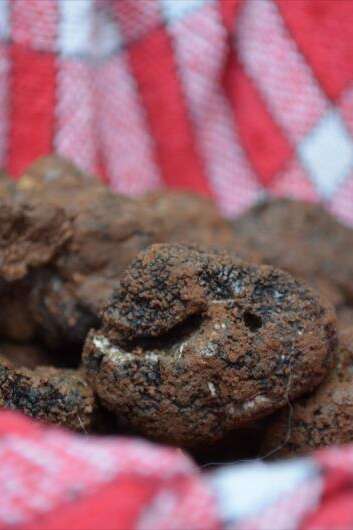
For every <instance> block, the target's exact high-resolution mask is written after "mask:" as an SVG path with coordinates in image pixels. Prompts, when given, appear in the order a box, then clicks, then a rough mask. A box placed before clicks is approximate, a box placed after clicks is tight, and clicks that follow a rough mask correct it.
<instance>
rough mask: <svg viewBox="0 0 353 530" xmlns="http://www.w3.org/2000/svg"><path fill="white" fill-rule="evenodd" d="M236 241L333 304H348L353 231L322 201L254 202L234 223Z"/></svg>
mask: <svg viewBox="0 0 353 530" xmlns="http://www.w3.org/2000/svg"><path fill="white" fill-rule="evenodd" d="M233 227H234V235H235V246H236V248H240V249H242V250H243V252H246V251H248V252H258V253H259V255H260V256H262V258H261V259H262V261H263V263H267V264H269V265H273V266H275V267H279V268H281V269H284V270H286V271H288V272H290V273H291V274H293V276H295V277H296V278H301V279H304V280H306V281H307V282H308V283H309V284H310V285H313V286H315V287H317V288H318V289H319V290H320V291H321V292H322V294H324V295H326V297H327V298H328V299H329V300H330V301H331V303H332V304H333V305H334V306H335V307H339V306H341V305H342V304H344V303H350V304H352V303H353V252H352V249H353V230H352V229H350V228H347V227H346V226H343V225H342V224H340V223H339V222H338V221H337V220H336V219H335V218H334V217H333V216H332V215H330V214H329V213H328V212H327V211H326V210H325V209H324V208H323V207H322V206H319V205H317V204H309V203H305V202H300V201H294V200H290V199H277V200H272V201H268V202H265V203H262V204H259V205H257V206H255V207H254V208H252V209H251V210H250V211H249V212H247V213H246V214H245V215H243V216H242V217H240V218H239V219H236V220H235V221H234V222H233Z"/></svg>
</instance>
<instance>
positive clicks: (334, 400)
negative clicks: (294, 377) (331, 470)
mask: <svg viewBox="0 0 353 530" xmlns="http://www.w3.org/2000/svg"><path fill="white" fill-rule="evenodd" d="M352 441H353V327H352V328H351V332H350V333H348V330H347V329H346V330H345V333H344V334H340V347H339V352H338V358H337V364H336V366H335V367H334V368H333V369H332V370H331V372H330V374H329V375H328V377H327V378H326V379H325V381H324V382H323V383H322V384H321V385H320V386H319V388H318V389H317V390H316V391H315V392H314V393H313V394H311V395H308V396H306V397H304V398H302V399H299V400H298V401H295V402H294V403H291V404H290V406H289V407H286V408H285V409H283V410H282V411H281V412H279V413H277V414H276V415H275V416H274V417H273V418H272V419H271V420H270V422H269V425H268V427H267V430H266V434H265V439H264V443H263V448H262V451H261V452H262V454H263V455H271V456H272V457H276V458H278V457H282V456H293V455H296V454H305V453H308V452H310V451H312V450H314V449H317V448H319V447H324V446H328V445H333V444H343V443H348V442H352Z"/></svg>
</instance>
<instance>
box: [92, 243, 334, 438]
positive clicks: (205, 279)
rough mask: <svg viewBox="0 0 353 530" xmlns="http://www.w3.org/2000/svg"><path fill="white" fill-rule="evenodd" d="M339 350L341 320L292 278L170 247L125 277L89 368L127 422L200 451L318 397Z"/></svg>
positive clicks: (145, 256) (156, 250) (158, 248)
mask: <svg viewBox="0 0 353 530" xmlns="http://www.w3.org/2000/svg"><path fill="white" fill-rule="evenodd" d="M335 346H336V331H335V318H334V315H333V313H332V310H331V309H330V308H329V307H326V306H324V305H322V304H321V303H320V301H319V299H318V296H317V295H316V294H315V293H314V292H313V291H311V290H310V289H308V288H307V287H305V286H304V285H302V284H301V283H300V282H298V281H296V280H295V279H293V278H292V277H291V276H290V275H289V274H287V273H284V272H282V271H280V270H276V269H274V268H272V267H268V266H255V265H250V264H248V263H245V262H244V261H242V260H240V259H236V258H235V257H234V256H230V255H228V254H226V253H221V252H218V253H217V252H212V251H202V250H198V249H195V248H191V247H187V246H182V245H167V244H165V245H153V246H151V247H150V248H149V249H148V250H147V251H144V252H141V253H140V254H139V255H138V257H137V258H136V259H135V260H134V261H133V263H132V264H131V266H130V267H129V268H128V269H127V270H126V272H125V273H124V275H123V276H122V278H121V282H120V285H119V286H118V287H117V289H116V291H115V293H114V296H113V298H112V300H111V303H110V304H109V305H108V306H107V308H106V310H105V312H104V315H103V324H102V327H101V328H100V329H98V330H97V331H92V332H91V333H90V334H89V336H88V338H87V341H86V345H85V349H84V354H83V363H84V368H85V370H86V373H87V375H88V378H89V380H90V382H91V383H92V385H93V386H94V388H95V390H96V391H97V393H98V395H99V396H100V398H101V400H102V402H103V403H104V404H105V405H106V406H107V407H108V408H110V409H111V410H114V411H115V412H116V413H117V414H118V415H119V417H121V418H123V419H124V420H125V421H126V422H127V423H129V424H130V425H132V426H133V427H134V428H135V429H136V430H138V431H139V432H141V433H143V434H145V435H147V436H150V437H152V438H156V439H158V440H164V441H168V442H171V443H175V444H180V445H185V446H187V445H189V446H191V445H198V444H204V443H209V442H213V441H216V440H217V439H220V438H222V437H223V436H224V434H225V433H226V432H227V431H229V430H231V429H234V428H235V427H238V426H242V425H246V424H248V423H250V422H252V421H253V420H255V419H257V418H260V417H263V416H266V415H267V414H270V413H271V412H273V411H275V410H276V409H278V408H280V407H282V406H283V405H284V404H285V403H286V402H287V400H288V397H289V398H291V399H292V398H295V397H298V396H300V395H302V394H303V393H304V392H306V391H309V390H312V389H313V388H314V387H315V386H316V385H317V384H318V383H320V381H321V380H322V378H323V377H324V376H325V374H326V372H327V370H328V369H329V367H330V366H331V364H332V358H333V356H334V352H335ZM171 419H172V421H171Z"/></svg>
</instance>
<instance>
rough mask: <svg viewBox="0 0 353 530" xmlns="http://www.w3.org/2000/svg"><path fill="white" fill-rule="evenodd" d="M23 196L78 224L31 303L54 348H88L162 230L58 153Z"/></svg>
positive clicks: (37, 167)
mask: <svg viewBox="0 0 353 530" xmlns="http://www.w3.org/2000/svg"><path fill="white" fill-rule="evenodd" d="M17 194H18V196H19V197H21V198H22V199H24V200H29V199H32V198H33V197H40V198H41V201H42V202H43V203H44V204H46V205H48V208H52V209H53V208H54V209H55V208H60V209H61V210H63V211H64V213H65V215H66V216H67V218H69V219H70V220H71V228H72V236H71V238H70V241H69V243H68V245H67V246H66V248H65V252H62V253H60V254H58V255H57V256H56V259H55V260H54V261H52V263H51V264H50V266H49V267H48V268H47V270H46V271H40V274H39V275H38V277H37V278H34V279H33V282H32V283H33V285H34V289H33V291H32V296H31V298H30V306H31V311H32V314H33V318H34V320H35V321H36V324H37V325H38V326H39V329H40V333H41V336H42V337H43V338H44V340H45V342H46V343H47V344H48V345H50V346H52V345H53V344H60V342H62V341H64V342H65V341H67V342H69V343H71V342H73V343H78V344H82V343H83V341H84V338H85V336H86V334H87V332H88V330H89V329H90V328H91V327H94V326H97V325H98V322H99V316H98V315H99V311H100V309H101V306H102V304H103V302H106V300H107V299H108V297H109V296H110V295H111V293H112V290H113V286H114V285H115V282H116V279H117V277H119V275H120V274H121V272H122V271H123V270H124V269H125V267H126V266H127V265H128V264H129V263H130V261H131V260H132V259H133V258H134V257H135V256H136V255H137V254H138V252H139V251H140V250H141V249H144V248H146V247H147V246H148V245H149V244H150V243H152V242H154V241H155V240H156V239H157V240H158V237H157V232H158V230H159V228H158V227H156V225H155V223H154V222H153V219H152V218H151V216H149V214H147V211H146V210H145V209H144V208H143V207H142V206H141V205H140V204H139V203H138V202H136V201H133V200H131V199H129V198H127V197H122V196H120V195H117V194H114V193H113V192H111V191H110V190H109V189H108V188H106V187H105V186H103V185H102V184H101V183H99V182H98V181H97V179H95V178H93V177H90V176H89V175H87V174H85V173H83V172H81V171H79V170H78V169H77V168H75V167H74V166H72V165H71V164H70V163H69V162H67V161H66V160H64V159H62V158H60V157H57V156H51V157H45V158H42V159H40V160H39V161H38V162H36V163H35V164H33V166H31V167H30V168H29V169H28V170H27V171H26V173H25V175H24V176H23V178H22V179H21V181H20V182H19V184H18V187H17Z"/></svg>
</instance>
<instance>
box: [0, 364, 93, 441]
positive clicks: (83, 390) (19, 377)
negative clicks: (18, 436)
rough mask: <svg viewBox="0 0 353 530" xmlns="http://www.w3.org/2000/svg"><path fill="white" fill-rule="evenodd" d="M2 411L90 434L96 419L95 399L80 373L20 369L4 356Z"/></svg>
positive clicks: (0, 370)
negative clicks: (5, 409) (18, 412)
mask: <svg viewBox="0 0 353 530" xmlns="http://www.w3.org/2000/svg"><path fill="white" fill-rule="evenodd" d="M0 407H6V408H8V409H13V410H20V411H22V412H24V413H25V414H27V415H28V416H32V417H33V418H37V419H38V420H41V421H44V422H45V423H55V424H57V425H62V426H65V427H68V428H70V429H73V430H77V431H86V430H89V429H90V427H91V425H92V422H93V419H94V409H95V398H94V395H93V391H92V390H91V389H90V387H89V386H88V384H87V382H86V381H85V379H84V377H83V376H82V375H81V374H80V373H79V372H78V371H75V370H65V369H58V368H53V367H49V366H38V367H36V368H34V369H32V370H31V369H28V368H17V367H15V366H14V365H13V364H12V363H11V362H10V361H9V360H8V359H6V358H4V357H1V356H0Z"/></svg>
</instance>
